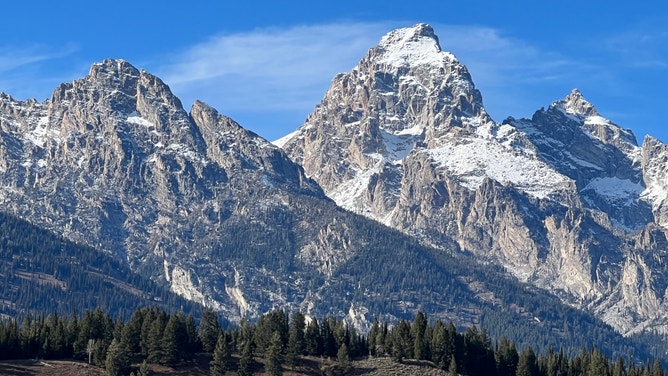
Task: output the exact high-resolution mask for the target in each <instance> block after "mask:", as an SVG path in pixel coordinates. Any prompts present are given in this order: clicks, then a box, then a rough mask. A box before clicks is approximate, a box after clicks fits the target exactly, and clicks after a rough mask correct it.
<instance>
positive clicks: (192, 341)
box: [186, 313, 202, 354]
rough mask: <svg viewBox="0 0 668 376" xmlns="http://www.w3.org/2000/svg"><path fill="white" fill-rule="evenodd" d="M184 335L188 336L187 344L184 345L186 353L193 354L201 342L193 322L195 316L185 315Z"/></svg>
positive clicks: (200, 345) (198, 348)
mask: <svg viewBox="0 0 668 376" xmlns="http://www.w3.org/2000/svg"><path fill="white" fill-rule="evenodd" d="M186 336H187V338H188V345H187V346H186V352H187V353H188V354H194V353H196V352H197V351H199V350H200V348H201V347H202V344H201V343H200V341H199V336H198V335H197V324H196V323H195V317H194V316H193V315H192V313H191V314H189V315H188V317H186Z"/></svg>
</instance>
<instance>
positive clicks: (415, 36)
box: [379, 24, 454, 68]
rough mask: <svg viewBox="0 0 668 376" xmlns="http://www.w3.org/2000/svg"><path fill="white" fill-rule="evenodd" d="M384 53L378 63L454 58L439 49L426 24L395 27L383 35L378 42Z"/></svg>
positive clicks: (439, 62) (421, 62)
mask: <svg viewBox="0 0 668 376" xmlns="http://www.w3.org/2000/svg"><path fill="white" fill-rule="evenodd" d="M379 47H381V48H382V49H384V53H383V55H382V56H381V58H380V59H379V63H381V64H387V65H390V66H393V67H397V68H400V67H403V66H408V65H434V66H440V65H442V64H443V59H444V58H447V59H454V56H453V55H452V54H450V53H448V52H443V51H441V47H440V46H439V44H438V38H437V37H436V36H435V35H434V30H433V29H432V27H431V26H429V25H426V24H418V25H415V26H414V27H410V28H403V29H397V30H394V31H392V32H390V33H389V34H387V35H385V36H384V37H383V38H382V39H381V41H380V44H379Z"/></svg>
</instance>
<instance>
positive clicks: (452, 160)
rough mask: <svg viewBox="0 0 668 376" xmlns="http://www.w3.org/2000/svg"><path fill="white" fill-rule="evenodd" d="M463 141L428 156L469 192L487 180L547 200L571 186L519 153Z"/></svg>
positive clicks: (481, 142) (491, 143)
mask: <svg viewBox="0 0 668 376" xmlns="http://www.w3.org/2000/svg"><path fill="white" fill-rule="evenodd" d="M463 141H464V142H457V143H446V144H444V145H441V146H439V147H438V148H434V149H430V150H427V151H426V152H427V153H429V156H430V158H431V159H432V160H433V161H434V163H436V164H437V165H439V166H442V167H445V168H447V169H448V170H449V171H450V172H451V173H452V174H454V175H456V176H459V177H460V178H461V179H462V183H463V185H464V186H465V187H466V188H468V189H471V190H475V189H477V188H478V187H480V185H481V184H482V182H483V181H484V180H485V178H491V179H493V180H496V181H497V182H499V183H501V184H510V185H512V186H514V187H515V188H517V189H519V190H521V191H524V192H526V193H527V194H529V195H531V196H534V197H537V198H546V197H548V196H549V195H550V194H552V193H556V192H559V191H562V190H564V189H566V188H567V187H568V186H569V185H570V183H571V182H572V181H571V179H569V178H567V177H566V176H564V175H562V174H560V173H558V172H557V171H555V170H554V169H552V168H551V167H550V166H549V165H548V164H546V163H545V162H542V161H540V160H538V159H537V158H535V157H533V156H532V155H526V154H524V153H522V152H520V151H516V150H508V149H507V148H506V147H505V146H503V145H501V144H499V143H497V142H496V141H495V140H486V139H480V138H473V139H465V140H463Z"/></svg>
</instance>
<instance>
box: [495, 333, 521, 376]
mask: <svg viewBox="0 0 668 376" xmlns="http://www.w3.org/2000/svg"><path fill="white" fill-rule="evenodd" d="M495 358H496V374H497V375H498V376H515V373H516V372H517V362H518V361H519V354H518V353H517V349H515V344H514V343H511V342H510V341H508V339H507V338H506V337H503V338H501V340H500V341H499V343H498V344H497V350H496V354H495Z"/></svg>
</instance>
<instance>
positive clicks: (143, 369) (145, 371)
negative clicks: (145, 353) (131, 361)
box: [137, 359, 151, 376]
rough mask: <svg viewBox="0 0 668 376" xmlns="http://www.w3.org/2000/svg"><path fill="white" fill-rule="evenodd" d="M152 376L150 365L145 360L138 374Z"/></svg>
mask: <svg viewBox="0 0 668 376" xmlns="http://www.w3.org/2000/svg"><path fill="white" fill-rule="evenodd" d="M150 375H151V370H150V368H149V366H148V363H146V359H144V361H143V362H141V365H139V373H137V376H150Z"/></svg>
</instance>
